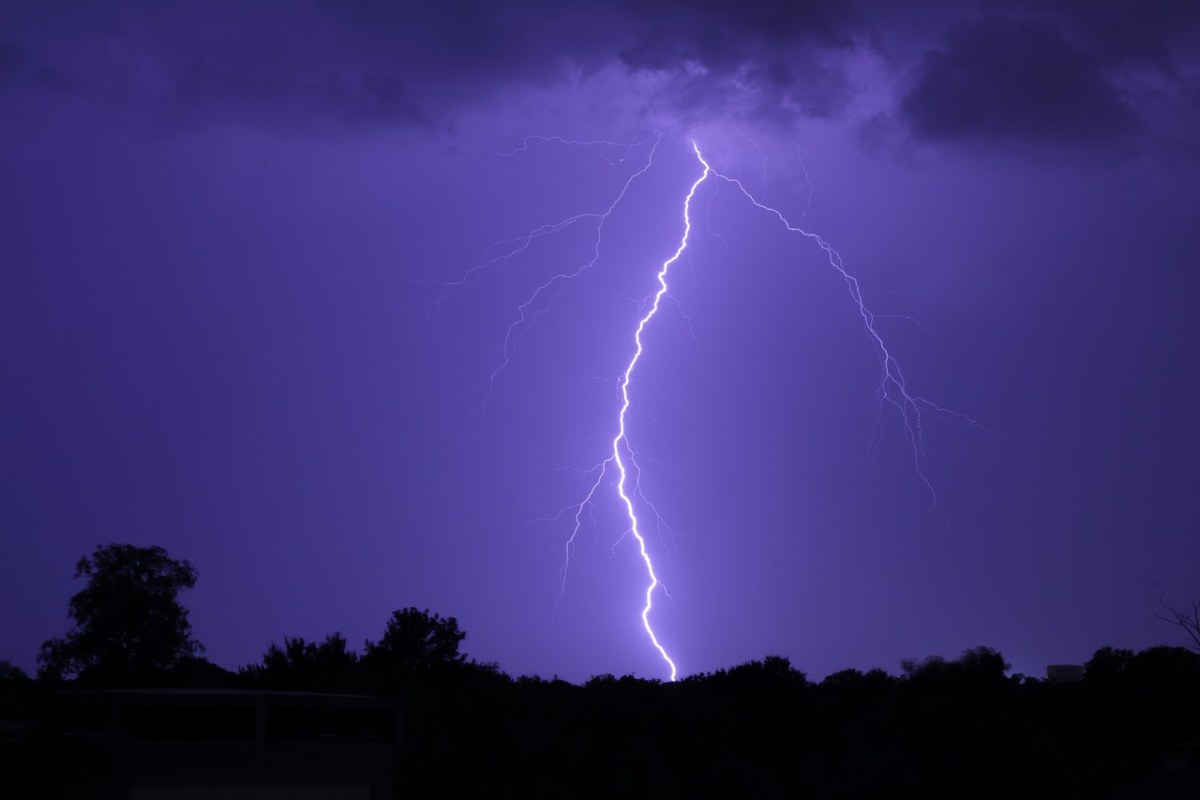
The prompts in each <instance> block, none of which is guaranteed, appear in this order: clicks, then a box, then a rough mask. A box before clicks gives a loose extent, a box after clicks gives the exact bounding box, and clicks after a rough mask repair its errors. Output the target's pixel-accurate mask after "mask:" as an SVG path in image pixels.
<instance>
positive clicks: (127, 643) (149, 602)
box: [38, 544, 204, 684]
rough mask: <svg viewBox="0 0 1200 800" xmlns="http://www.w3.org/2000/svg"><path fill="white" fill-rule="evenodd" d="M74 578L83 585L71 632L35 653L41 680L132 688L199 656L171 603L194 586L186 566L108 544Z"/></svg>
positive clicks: (184, 619)
mask: <svg viewBox="0 0 1200 800" xmlns="http://www.w3.org/2000/svg"><path fill="white" fill-rule="evenodd" d="M75 577H76V578H87V586H86V587H84V588H83V589H82V590H81V591H79V592H78V593H76V594H75V596H74V597H72V598H71V602H70V607H69V609H70V610H69V614H70V617H71V619H72V620H73V621H74V622H75V627H74V628H73V629H72V630H70V631H68V632H67V635H66V636H65V637H63V638H55V639H50V640H48V641H46V642H45V643H44V644H43V645H42V648H41V652H40V653H39V654H38V672H39V674H40V675H41V676H43V677H47V678H51V679H61V678H63V677H68V676H79V677H87V678H89V679H94V680H96V681H97V682H99V683H107V684H113V683H126V682H133V681H137V680H139V679H144V678H145V677H146V676H147V675H150V674H153V673H155V672H159V671H162V670H167V669H171V668H172V667H176V666H178V665H180V664H181V663H183V662H184V661H185V660H187V659H190V658H192V657H194V656H195V655H196V653H197V652H202V651H203V650H204V648H203V646H202V645H201V644H200V643H199V642H197V641H196V640H195V639H193V638H192V626H191V623H189V622H188V612H187V610H186V609H185V608H184V607H183V606H182V605H180V603H179V601H178V599H177V598H176V596H177V595H178V594H179V592H180V591H181V590H183V589H190V588H192V587H193V586H195V585H196V570H195V569H194V568H193V567H192V565H191V564H189V563H188V562H187V561H176V560H175V559H172V558H170V557H169V556H168V555H167V551H166V550H164V549H163V548H161V547H153V546H152V547H136V546H134V545H131V544H109V545H102V546H100V547H98V548H96V551H95V552H94V553H92V555H91V556H90V557H88V556H85V557H84V558H81V559H80V560H79V562H78V563H77V564H76V565H75Z"/></svg>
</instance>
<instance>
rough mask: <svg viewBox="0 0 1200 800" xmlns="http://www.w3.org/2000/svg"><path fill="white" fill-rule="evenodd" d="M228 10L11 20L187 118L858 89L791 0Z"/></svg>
mask: <svg viewBox="0 0 1200 800" xmlns="http://www.w3.org/2000/svg"><path fill="white" fill-rule="evenodd" d="M220 11H221V13H219V14H218V13H213V9H211V8H209V7H207V6H206V7H205V8H204V9H199V8H195V7H182V8H181V7H179V6H170V7H165V6H162V5H159V4H155V3H148V2H140V1H137V0H130V1H129V2H125V3H119V4H113V5H112V6H111V7H110V8H109V9H108V12H107V13H100V12H97V11H96V10H95V9H94V8H93V9H92V10H91V11H90V12H89V13H88V14H87V15H86V16H84V17H81V18H80V19H81V20H82V21H78V20H77V21H76V22H74V23H72V25H71V26H70V28H69V30H68V29H66V28H63V27H62V26H61V25H60V23H59V19H58V18H57V17H55V16H54V15H49V14H47V13H45V12H36V13H35V12H30V13H29V14H27V15H24V16H23V15H22V14H18V13H15V12H9V19H8V21H9V22H11V23H12V24H11V25H9V26H8V27H10V28H13V29H15V30H18V31H20V32H21V33H20V34H18V35H24V37H25V39H26V43H27V44H28V47H29V50H30V51H31V52H32V53H33V55H34V58H35V60H37V61H38V62H39V63H40V64H41V65H42V66H44V67H45V68H49V69H53V70H55V71H56V72H58V73H61V74H63V75H67V76H71V77H72V78H73V79H74V80H75V81H76V82H77V83H80V84H85V85H87V86H89V87H90V93H91V95H92V96H94V97H98V98H104V99H105V100H106V102H107V101H111V99H112V98H114V97H116V98H121V99H122V100H123V101H127V102H136V100H137V98H140V99H141V102H142V104H143V107H144V108H146V109H149V110H150V113H151V114H156V115H160V116H161V117H162V118H163V119H165V120H168V121H170V122H173V123H176V124H185V125H186V124H196V123H199V122H201V121H203V120H205V119H207V118H210V117H220V118H223V117H228V116H231V115H232V116H236V117H237V118H239V119H243V120H253V119H260V120H262V119H265V120H285V121H287V122H288V124H292V123H294V122H296V121H298V120H299V119H300V118H302V117H304V116H305V115H307V116H308V117H310V118H311V119H313V120H322V119H323V120H329V119H340V120H342V121H343V122H346V121H348V122H351V123H363V124H401V125H406V124H414V123H415V124H429V123H430V121H432V120H439V119H444V118H445V117H446V116H447V115H451V114H453V112H454V110H455V109H456V108H459V107H462V106H471V105H475V104H478V103H480V102H488V101H491V100H493V99H496V98H504V97H506V96H507V95H508V94H509V93H511V92H513V91H521V90H524V89H528V88H534V89H536V88H545V87H555V86H560V85H563V84H565V83H566V82H568V81H571V80H579V79H580V78H581V77H582V79H584V80H586V79H587V78H588V77H589V76H594V75H596V74H597V73H599V72H600V71H601V70H604V69H606V68H612V67H616V68H618V70H621V71H624V72H625V73H628V74H631V75H654V76H655V77H657V78H660V79H661V84H662V86H663V87H664V89H663V95H662V97H660V98H658V99H659V101H660V104H662V105H668V106H673V107H675V108H678V109H689V110H691V111H696V110H697V109H698V108H700V107H706V108H707V109H709V110H714V109H715V110H725V109H726V108H727V105H728V102H729V101H730V99H731V98H732V96H733V95H735V94H738V95H739V96H740V98H741V99H740V104H741V105H742V106H748V107H753V106H755V105H757V106H758V107H759V108H762V109H768V108H769V109H776V110H779V111H781V112H786V113H795V112H797V111H798V112H800V113H805V114H813V115H828V114H831V113H834V112H835V111H836V110H837V109H838V108H840V107H841V104H842V103H843V102H844V99H845V97H846V96H847V94H848V89H847V84H846V81H845V78H844V75H843V74H842V71H841V69H840V68H839V66H838V64H837V59H836V58H835V57H831V58H825V57H823V54H825V53H832V54H836V53H839V52H844V51H848V50H850V49H852V48H853V46H854V42H855V35H854V26H853V18H852V16H850V15H849V14H848V13H846V12H844V11H837V10H829V9H828V8H826V7H825V4H821V3H816V2H784V1H783V0H742V1H741V2H736V3H735V2H729V0H702V2H684V1H683V0H671V2H659V3H653V4H647V3H642V2H634V0H619V1H618V2H612V3H605V4H588V3H584V2H582V1H581V0H563V2H558V3H554V4H547V3H542V2H533V0H525V1H524V2H506V3H495V2H488V1H486V0H465V1H464V2H456V3H439V2H428V1H426V0H420V1H418V0H409V1H408V2H385V0H324V2H318V3H311V4H277V3H271V2H245V3H236V4H234V3H229V4H225V5H223V7H222V8H221V9H220ZM0 21H3V20H0ZM14 52H15V51H14ZM3 69H4V68H3V65H0V77H2V76H3V75H5V74H7V73H5V72H3ZM755 95H757V97H756V96H755Z"/></svg>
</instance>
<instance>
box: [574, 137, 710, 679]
mask: <svg viewBox="0 0 1200 800" xmlns="http://www.w3.org/2000/svg"><path fill="white" fill-rule="evenodd" d="M692 146H693V149H694V150H695V151H696V158H698V159H700V163H701V164H703V165H704V171H703V172H702V173H701V174H700V177H699V178H697V179H696V182H695V183H693V184H692V188H691V189H690V190H688V193H687V197H686V198H684V201H683V238H682V239H681V240H680V242H679V247H677V248H676V249H675V253H674V254H673V255H672V256H671V257H670V258H668V259H667V260H666V261H664V262H663V265H662V268H661V269H659V271H658V291H657V292H655V293H654V300H653V301H652V302H651V303H650V310H649V311H647V312H646V313H645V315H644V316H643V317H642V318H641V319H640V320H638V326H637V330H636V331H634V334H633V341H634V344H635V345H636V347H635V349H634V353H633V358H631V359H630V360H629V366H627V367H625V373H624V374H623V375H622V376H621V412H620V414H619V415H618V425H617V435H616V436H615V437H613V440H612V457H611V460H612V463H613V464H614V465H615V466H616V468H617V474H618V476H619V477H618V478H617V495H618V496H619V497H620V498H621V502H622V503H624V504H625V513H626V514H627V515H628V516H629V532H630V533H632V534H633V538H634V539H635V540H637V545H638V552H639V553H640V554H641V556H642V561H643V562H644V563H645V565H646V575H647V576H648V577H649V578H650V583H649V584H648V585H647V586H646V605H645V606H643V607H642V627H643V628H645V629H646V635H648V636H649V637H650V642H651V643H652V644H653V645H654V648H655V649H656V650H658V654H659V655H660V656H662V659H663V661H665V662H667V666H668V667H670V669H671V680H675V677H676V675H677V674H678V670H677V669H676V668H675V662H674V661H672V660H671V657H670V656H669V655H667V651H666V649H665V648H664V647H663V646H662V644H661V643H660V642H659V641H658V636H657V635H656V634H655V633H654V627H653V626H652V625H651V624H650V611H651V610H652V609H653V608H654V590H655V589H657V588H658V587H659V586H660V585H661V583H660V582H659V580H658V575H657V574H656V573H655V572H654V562H653V561H651V559H650V554H649V553H648V552H647V551H646V539H645V537H643V536H642V532H641V529H640V527H639V524H638V517H637V512H636V511H635V510H634V508H633V500H632V499H631V498H630V496H629V493H628V492H627V491H626V483H627V482H628V479H629V471H628V469H627V468H626V466H625V459H624V457H623V456H622V451H627V452H628V453H629V458H630V460H632V459H633V450H632V449H631V448H630V447H629V440H628V438H627V437H626V432H625V421H626V418H627V417H628V416H629V405H630V400H629V381H630V380H631V379H632V378H633V370H634V368H635V367H637V363H638V361H641V359H642V353H643V352H645V347H644V345H643V343H642V332H643V331H645V330H646V326H647V325H649V324H650V320H652V319H654V317H655V315H656V314H658V308H659V306H660V305H661V303H662V298H663V295H665V294H666V293H667V275H668V274H669V273H670V271H671V265H672V264H674V263H675V262H676V261H678V260H679V257H680V256H682V255H683V251H684V250H686V249H687V246H688V238H689V237H690V236H691V234H692V216H691V211H692V198H693V197H695V196H696V189H698V188H699V187H700V184H702V183H704V181H705V180H707V179H708V175H709V173H710V172H711V171H712V170H711V169H710V168H709V166H708V164H707V163H706V162H705V161H704V157H703V156H701V155H700V148H699V147H696V146H695V144H694V143H693V145H692ZM594 490H595V487H594V486H593V491H594Z"/></svg>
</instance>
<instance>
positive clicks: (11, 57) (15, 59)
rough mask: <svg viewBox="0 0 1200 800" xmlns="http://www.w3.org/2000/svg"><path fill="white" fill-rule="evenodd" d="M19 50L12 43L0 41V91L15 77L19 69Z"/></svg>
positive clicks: (20, 59)
mask: <svg viewBox="0 0 1200 800" xmlns="http://www.w3.org/2000/svg"><path fill="white" fill-rule="evenodd" d="M21 61H22V58H21V49H20V48H19V47H17V46H16V45H15V44H14V43H12V42H9V41H5V40H4V39H0V89H3V88H4V87H5V86H7V85H8V84H9V83H11V82H12V81H13V79H14V78H15V77H16V74H17V71H18V70H19V69H20V68H21Z"/></svg>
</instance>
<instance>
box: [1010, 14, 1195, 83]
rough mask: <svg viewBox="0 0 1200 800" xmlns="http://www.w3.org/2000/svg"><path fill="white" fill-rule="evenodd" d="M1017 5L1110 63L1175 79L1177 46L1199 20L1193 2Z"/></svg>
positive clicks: (1193, 29)
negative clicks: (1146, 68)
mask: <svg viewBox="0 0 1200 800" xmlns="http://www.w3.org/2000/svg"><path fill="white" fill-rule="evenodd" d="M1013 5H1014V8H1018V9H1021V10H1023V11H1025V12H1027V13H1031V14H1038V15H1041V17H1042V18H1044V19H1047V20H1050V21H1053V22H1054V23H1056V24H1058V25H1061V26H1063V27H1064V28H1065V29H1067V30H1070V31H1071V32H1072V33H1073V34H1074V35H1075V36H1077V37H1078V38H1079V40H1080V41H1081V42H1084V43H1085V44H1086V46H1087V47H1088V49H1089V51H1091V52H1092V54H1093V55H1094V56H1095V57H1096V58H1097V59H1099V60H1100V61H1102V62H1103V63H1105V64H1108V65H1124V64H1130V63H1135V64H1142V65H1147V66H1151V67H1154V68H1156V69H1160V70H1162V71H1163V72H1165V73H1170V74H1175V73H1176V71H1177V70H1176V64H1175V57H1174V54H1173V52H1172V51H1173V49H1174V46H1175V44H1176V43H1177V42H1178V40H1179V39H1180V38H1182V37H1186V36H1187V35H1188V34H1189V32H1194V31H1195V29H1196V23H1197V22H1198V21H1200V4H1197V3H1195V2H1193V0H1162V1H1161V2H1154V3H1146V2H1141V0H1018V2H1015V3H1014V4H1013Z"/></svg>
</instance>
